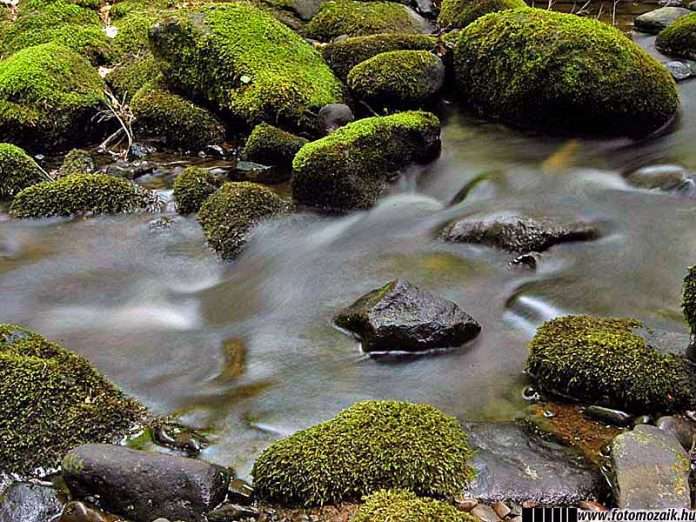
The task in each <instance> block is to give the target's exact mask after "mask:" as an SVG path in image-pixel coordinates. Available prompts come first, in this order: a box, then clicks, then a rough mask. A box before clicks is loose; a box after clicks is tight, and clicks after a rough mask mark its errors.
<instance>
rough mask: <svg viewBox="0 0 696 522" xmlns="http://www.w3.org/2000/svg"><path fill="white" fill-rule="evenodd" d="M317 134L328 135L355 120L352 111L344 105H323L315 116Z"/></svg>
mask: <svg viewBox="0 0 696 522" xmlns="http://www.w3.org/2000/svg"><path fill="white" fill-rule="evenodd" d="M317 118H318V120H319V132H321V133H322V134H330V133H332V132H333V131H335V130H336V129H338V128H340V127H343V126H344V125H346V124H348V123H350V122H351V121H353V120H354V119H355V116H354V115H353V111H352V110H351V109H350V107H348V105H346V104H345V103H329V104H328V105H324V106H323V107H322V108H321V109H320V110H319V114H318V116H317Z"/></svg>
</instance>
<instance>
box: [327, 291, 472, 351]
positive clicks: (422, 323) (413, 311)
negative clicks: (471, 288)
mask: <svg viewBox="0 0 696 522" xmlns="http://www.w3.org/2000/svg"><path fill="white" fill-rule="evenodd" d="M336 324H337V325H338V326H340V327H341V328H345V329H346V330H349V331H351V332H353V333H355V334H356V335H357V336H358V337H359V338H360V339H361V341H362V346H363V350H365V351H366V352H393V351H397V352H417V351H423V350H430V349H434V348H448V347H454V346H460V345H462V344H464V343H466V342H467V341H470V340H472V339H474V338H475V337H476V336H477V335H478V334H479V332H480V331H481V325H479V324H478V323H477V322H476V320H475V319H473V318H472V317H471V316H470V315H469V314H467V313H466V312H464V311H463V310H462V309H461V308H459V306H458V305H457V304H455V303H453V302H451V301H448V300H446V299H443V298H442V297H439V296H436V295H434V294H431V293H430V292H427V291H424V290H421V289H419V288H417V287H415V286H413V285H412V284H411V283H409V282H408V281H403V280H395V281H391V282H389V283H387V284H386V285H384V286H383V287H382V288H379V289H377V290H373V291H372V292H369V293H367V294H365V295H364V296H362V297H361V298H360V299H358V300H357V301H356V302H355V303H353V304H352V305H351V306H349V307H348V308H346V309H344V310H342V311H341V312H340V313H339V314H338V315H337V316H336Z"/></svg>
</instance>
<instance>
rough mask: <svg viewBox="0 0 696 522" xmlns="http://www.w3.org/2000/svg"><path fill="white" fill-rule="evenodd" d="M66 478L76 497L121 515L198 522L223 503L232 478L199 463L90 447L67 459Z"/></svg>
mask: <svg viewBox="0 0 696 522" xmlns="http://www.w3.org/2000/svg"><path fill="white" fill-rule="evenodd" d="M63 478H64V479H65V482H66V484H67V485H68V487H69V488H70V492H71V493H72V495H73V496H74V497H76V498H84V497H87V496H91V497H97V496H98V497H99V499H100V506H101V507H102V508H104V509H105V510H106V511H109V512H111V513H114V514H117V515H122V516H124V517H128V518H131V519H135V520H154V519H156V518H157V517H165V518H169V519H171V520H182V521H184V522H200V521H203V520H205V518H204V515H205V514H206V513H208V512H209V511H211V510H212V509H214V508H215V507H216V506H218V505H219V504H220V503H221V502H222V501H223V500H224V498H225V495H226V493H227V484H228V482H229V479H230V473H229V471H228V470H226V469H224V468H222V467H220V466H215V465H213V464H208V463H207V462H203V461H199V460H194V459H189V458H184V457H177V456H173V455H164V454H160V453H149V452H145V451H135V450H131V449H128V448H124V447H121V446H110V445H106V444H87V445H84V446H80V447H78V448H76V449H74V450H72V451H70V452H69V453H68V454H67V455H66V457H65V458H64V459H63Z"/></svg>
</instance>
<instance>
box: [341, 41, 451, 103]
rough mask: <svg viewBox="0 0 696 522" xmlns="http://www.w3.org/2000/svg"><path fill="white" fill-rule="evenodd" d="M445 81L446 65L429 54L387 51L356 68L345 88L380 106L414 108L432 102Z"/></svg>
mask: <svg viewBox="0 0 696 522" xmlns="http://www.w3.org/2000/svg"><path fill="white" fill-rule="evenodd" d="M444 81H445V65H444V64H443V63H442V60H440V58H438V57H437V56H435V55H434V54H433V53H431V52H429V51H389V52H386V53H382V54H378V55H377V56H374V57H372V58H369V59H368V60H365V61H364V62H362V63H360V64H358V65H356V66H355V67H353V69H352V70H351V71H350V74H349V75H348V87H350V90H351V91H352V92H353V94H354V95H355V96H356V97H357V98H359V99H362V100H365V101H367V102H368V103H371V104H376V105H379V106H397V107H398V106H414V105H419V104H422V103H424V102H427V101H428V100H431V99H432V98H433V96H435V94H437V93H438V92H439V91H440V89H441V88H442V85H443V83H444Z"/></svg>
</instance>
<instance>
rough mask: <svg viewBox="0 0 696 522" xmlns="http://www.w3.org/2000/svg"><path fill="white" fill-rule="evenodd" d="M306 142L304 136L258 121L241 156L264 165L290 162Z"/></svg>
mask: <svg viewBox="0 0 696 522" xmlns="http://www.w3.org/2000/svg"><path fill="white" fill-rule="evenodd" d="M306 143H307V139H306V138H302V137H300V136H296V135H294V134H292V133H290V132H287V131H284V130H282V129H279V128H278V127H274V126H273V125H269V124H268V123H259V124H258V125H257V126H256V127H254V130H253V131H251V134H250V135H249V138H248V139H247V141H246V144H245V145H244V149H243V150H242V157H243V158H244V159H247V160H250V161H256V162H259V163H263V164H265V165H281V166H285V167H288V166H290V165H291V164H292V160H293V158H294V157H295V154H297V152H298V151H299V150H300V149H301V148H302V147H303V146H304V145H305V144H306Z"/></svg>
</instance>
